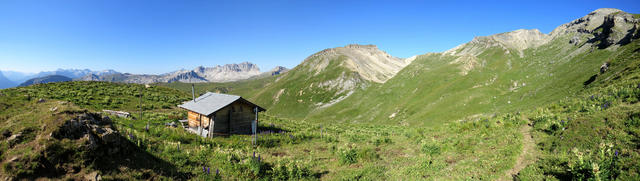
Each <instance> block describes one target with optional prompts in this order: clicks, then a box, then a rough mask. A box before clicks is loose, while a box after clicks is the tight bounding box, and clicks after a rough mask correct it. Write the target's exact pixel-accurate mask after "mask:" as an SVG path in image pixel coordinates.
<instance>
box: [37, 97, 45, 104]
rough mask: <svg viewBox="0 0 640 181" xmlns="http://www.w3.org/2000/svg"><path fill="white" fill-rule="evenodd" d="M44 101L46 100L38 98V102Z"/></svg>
mask: <svg viewBox="0 0 640 181" xmlns="http://www.w3.org/2000/svg"><path fill="white" fill-rule="evenodd" d="M45 101H46V100H45V99H43V98H40V99H38V103H43V102H45Z"/></svg>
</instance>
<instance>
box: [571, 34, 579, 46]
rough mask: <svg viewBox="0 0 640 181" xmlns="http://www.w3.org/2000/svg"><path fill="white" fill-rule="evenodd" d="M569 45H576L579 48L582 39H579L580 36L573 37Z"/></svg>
mask: <svg viewBox="0 0 640 181" xmlns="http://www.w3.org/2000/svg"><path fill="white" fill-rule="evenodd" d="M569 44H572V45H576V46H577V45H578V44H580V37H578V36H573V37H572V38H571V40H569Z"/></svg>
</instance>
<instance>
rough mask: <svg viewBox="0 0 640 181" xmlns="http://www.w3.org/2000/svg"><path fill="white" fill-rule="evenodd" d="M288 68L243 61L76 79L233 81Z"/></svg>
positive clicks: (139, 82)
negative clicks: (157, 72)
mask: <svg viewBox="0 0 640 181" xmlns="http://www.w3.org/2000/svg"><path fill="white" fill-rule="evenodd" d="M287 70H288V69H286V68H284V67H280V66H278V67H276V68H274V69H273V70H271V71H268V72H260V68H258V65H256V64H253V63H250V62H242V63H240V64H226V65H222V66H221V65H218V66H215V67H203V66H199V67H196V68H195V69H193V70H178V71H174V72H169V73H164V74H160V75H146V74H142V75H141V74H129V73H113V74H107V75H96V74H88V75H86V76H84V77H81V78H78V79H76V80H82V81H108V82H125V83H138V84H149V83H158V82H167V83H169V82H185V83H198V82H231V81H238V80H244V79H249V78H251V77H255V76H260V75H262V74H264V75H277V74H280V73H283V72H286V71H287Z"/></svg>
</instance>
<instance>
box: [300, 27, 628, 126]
mask: <svg viewBox="0 0 640 181" xmlns="http://www.w3.org/2000/svg"><path fill="white" fill-rule="evenodd" d="M568 37H571V35H567V36H564V37H560V38H557V39H555V40H554V41H552V42H550V43H549V44H546V45H544V46H541V47H538V48H534V49H527V50H525V51H524V52H523V53H524V56H522V57H520V56H519V55H518V53H517V51H516V50H503V49H499V48H489V49H486V50H484V51H482V53H480V54H479V55H478V56H477V57H474V58H477V62H476V63H475V64H476V65H475V67H474V68H473V69H472V70H470V71H469V72H468V73H467V74H466V75H462V74H460V72H461V70H460V69H461V68H460V66H464V65H461V64H460V63H451V62H453V61H455V60H456V59H458V58H465V57H460V56H452V55H446V54H442V53H432V54H427V55H422V56H419V57H418V58H416V60H415V61H414V62H413V63H412V64H411V65H409V66H407V67H406V68H405V69H403V70H402V71H401V72H400V73H398V74H397V75H396V76H395V77H394V78H392V79H391V80H389V81H387V82H386V83H385V84H381V85H375V86H372V87H370V88H368V89H367V90H366V91H363V92H358V93H355V94H354V95H352V96H350V97H349V98H347V99H346V100H344V101H342V102H341V103H338V104H336V105H334V106H332V107H329V108H327V109H325V110H322V111H320V112H317V113H314V114H313V115H312V116H311V119H314V120H332V121H333V120H343V121H354V122H374V123H382V124H399V123H405V124H417V125H434V124H440V123H442V122H444V121H450V120H459V119H464V118H465V117H469V116H478V115H492V114H495V113H504V112H511V111H518V110H524V109H529V108H531V107H536V106H540V105H542V104H545V103H550V102H553V101H557V100H560V99H562V98H565V97H567V96H573V95H574V94H575V93H576V92H580V91H582V90H583V89H584V87H585V86H584V82H585V81H587V80H588V79H589V78H590V77H591V76H592V75H594V74H597V73H598V71H599V68H600V65H602V64H603V63H605V62H607V61H611V60H615V59H621V58H626V57H625V56H626V55H621V54H620V53H619V52H621V51H625V50H626V51H628V50H633V47H629V46H627V47H621V48H620V49H619V50H616V51H612V50H599V49H593V48H590V49H591V51H592V52H584V53H580V54H577V55H573V56H568V55H569V54H571V53H573V52H580V47H578V46H572V45H568V44H567V42H568ZM584 46H589V45H584ZM507 52H510V53H507ZM354 115H355V116H354ZM392 115H393V116H392Z"/></svg>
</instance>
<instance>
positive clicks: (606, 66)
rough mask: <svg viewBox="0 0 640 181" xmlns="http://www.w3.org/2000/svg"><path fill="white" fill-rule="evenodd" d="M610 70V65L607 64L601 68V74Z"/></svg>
mask: <svg viewBox="0 0 640 181" xmlns="http://www.w3.org/2000/svg"><path fill="white" fill-rule="evenodd" d="M608 69H609V63H607V62H605V63H603V64H602V65H601V66H600V73H601V74H603V73H604V72H606V71H607V70H608Z"/></svg>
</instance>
